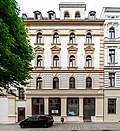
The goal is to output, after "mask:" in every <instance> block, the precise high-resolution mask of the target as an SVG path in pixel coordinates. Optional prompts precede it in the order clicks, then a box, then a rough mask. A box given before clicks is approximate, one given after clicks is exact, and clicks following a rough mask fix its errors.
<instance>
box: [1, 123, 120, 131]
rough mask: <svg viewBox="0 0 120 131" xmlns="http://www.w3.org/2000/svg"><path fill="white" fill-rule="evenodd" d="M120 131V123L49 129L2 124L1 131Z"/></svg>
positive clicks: (87, 124) (59, 126) (65, 125)
mask: <svg viewBox="0 0 120 131" xmlns="http://www.w3.org/2000/svg"><path fill="white" fill-rule="evenodd" d="M33 130H34V131H80V130H81V131H120V123H119V122H109V123H108V122H105V123H104V122H103V123H102V122H101V123H98V122H97V123H93V122H86V123H63V124H62V123H54V125H53V126H51V127H49V128H24V129H22V128H20V126H19V125H18V123H17V124H0V131H33Z"/></svg>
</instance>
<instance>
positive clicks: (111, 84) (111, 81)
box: [109, 72, 115, 87]
mask: <svg viewBox="0 0 120 131" xmlns="http://www.w3.org/2000/svg"><path fill="white" fill-rule="evenodd" d="M109 87H115V72H109Z"/></svg>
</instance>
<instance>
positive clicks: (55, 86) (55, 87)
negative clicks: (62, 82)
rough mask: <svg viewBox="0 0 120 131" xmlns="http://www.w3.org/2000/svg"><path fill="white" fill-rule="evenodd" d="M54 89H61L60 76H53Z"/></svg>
mask: <svg viewBox="0 0 120 131" xmlns="http://www.w3.org/2000/svg"><path fill="white" fill-rule="evenodd" d="M55 79H56V80H55ZM53 89H59V78H58V77H54V78H53Z"/></svg>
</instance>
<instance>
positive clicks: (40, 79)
mask: <svg viewBox="0 0 120 131" xmlns="http://www.w3.org/2000/svg"><path fill="white" fill-rule="evenodd" d="M42 85H43V79H42V77H38V78H37V79H36V89H42Z"/></svg>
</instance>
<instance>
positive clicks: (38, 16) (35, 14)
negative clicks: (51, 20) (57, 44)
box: [33, 11, 42, 20]
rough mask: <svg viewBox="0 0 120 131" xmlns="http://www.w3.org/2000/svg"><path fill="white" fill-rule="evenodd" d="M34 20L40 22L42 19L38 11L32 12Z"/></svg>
mask: <svg viewBox="0 0 120 131" xmlns="http://www.w3.org/2000/svg"><path fill="white" fill-rule="evenodd" d="M33 13H34V19H39V20H41V19H42V14H41V12H40V11H34V12H33Z"/></svg>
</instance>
